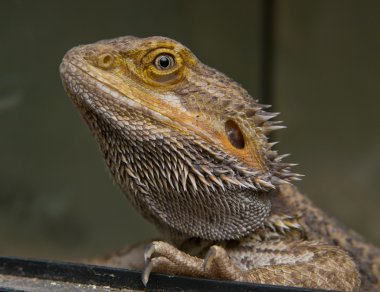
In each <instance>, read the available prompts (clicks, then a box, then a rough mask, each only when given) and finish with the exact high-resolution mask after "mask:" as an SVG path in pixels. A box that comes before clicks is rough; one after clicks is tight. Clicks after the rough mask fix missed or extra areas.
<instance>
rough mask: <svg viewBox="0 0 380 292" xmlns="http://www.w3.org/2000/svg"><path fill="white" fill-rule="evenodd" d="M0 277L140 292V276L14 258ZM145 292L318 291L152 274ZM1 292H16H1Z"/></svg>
mask: <svg viewBox="0 0 380 292" xmlns="http://www.w3.org/2000/svg"><path fill="white" fill-rule="evenodd" d="M0 274H3V275H12V276H18V277H32V278H39V279H49V280H55V281H63V282H70V283H81V284H93V285H97V286H110V287H112V288H129V289H138V290H142V289H144V288H145V287H144V286H143V284H142V282H141V273H140V272H136V271H130V270H125V269H116V268H108V267H100V266H92V265H84V264H73V263H64V262H55V261H42V260H26V259H20V258H13V257H0ZM145 289H147V290H207V291H258V292H260V291H268V292H271V291H275V292H289V291H298V292H301V291H303V292H306V291H317V290H313V289H303V288H292V287H280V286H271V285H259V284H252V283H240V282H230V281H216V280H207V279H197V278H189V277H179V276H167V275H160V274H154V273H153V274H152V275H151V277H150V280H149V283H148V286H147V287H146V288H145ZM0 291H17V290H10V289H6V290H2V288H1V283H0Z"/></svg>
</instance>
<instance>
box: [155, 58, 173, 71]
mask: <svg viewBox="0 0 380 292" xmlns="http://www.w3.org/2000/svg"><path fill="white" fill-rule="evenodd" d="M154 64H155V66H156V68H157V69H159V70H167V69H170V68H173V66H174V65H175V61H174V57H173V56H171V55H169V54H162V55H159V56H157V57H156V59H155V60H154Z"/></svg>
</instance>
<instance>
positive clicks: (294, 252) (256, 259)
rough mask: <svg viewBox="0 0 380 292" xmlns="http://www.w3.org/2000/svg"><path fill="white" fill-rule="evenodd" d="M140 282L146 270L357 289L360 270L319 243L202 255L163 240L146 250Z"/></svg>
mask: <svg viewBox="0 0 380 292" xmlns="http://www.w3.org/2000/svg"><path fill="white" fill-rule="evenodd" d="M145 260H146V267H145V270H144V273H143V282H144V284H146V283H147V281H148V279H149V274H150V272H151V271H155V272H161V273H168V274H176V275H184V276H192V277H204V278H213V279H224V280H234V281H244V282H254V283H262V284H273V285H284V286H298V287H307V288H320V289H327V290H343V291H356V290H357V289H358V287H359V285H360V279H359V274H358V272H357V270H356V267H355V264H354V262H353V261H352V259H351V258H350V257H349V256H348V255H347V254H346V252H344V251H343V250H341V249H339V248H337V247H334V246H329V245H325V244H322V243H318V242H309V241H289V242H286V241H285V242H284V241H273V242H270V241H269V242H262V243H257V244H255V245H254V246H240V247H234V248H232V249H225V248H223V247H221V246H218V245H213V246H211V247H210V249H209V251H208V252H207V254H206V256H205V258H204V259H201V258H198V257H195V256H190V255H189V254H187V253H185V252H183V251H180V250H178V249H177V248H176V247H174V246H172V245H170V244H168V243H166V242H162V241H155V242H153V243H152V244H151V245H150V246H149V248H148V249H147V251H146V252H145Z"/></svg>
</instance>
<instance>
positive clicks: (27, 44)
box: [0, 0, 380, 259]
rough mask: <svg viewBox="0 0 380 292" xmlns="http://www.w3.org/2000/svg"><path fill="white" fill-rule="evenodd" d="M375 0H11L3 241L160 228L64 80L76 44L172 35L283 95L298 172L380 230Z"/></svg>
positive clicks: (43, 243)
mask: <svg viewBox="0 0 380 292" xmlns="http://www.w3.org/2000/svg"><path fill="white" fill-rule="evenodd" d="M379 18H380V2H379V1H344V0H341V1H334V0H332V1H330V0H324V1H302V0H293V1H286V0H282V1H275V0H261V1H259V0H257V1H248V0H247V1H237V0H234V1H221V0H219V1H202V0H198V1H178V0H177V1H142V0H135V1H8V2H6V3H5V2H2V3H1V10H0V44H1V45H0V255H17V256H25V257H37V258H54V259H78V258H84V257H91V256H95V255H100V254H103V253H105V252H108V251H112V250H114V249H116V248H119V247H121V246H123V245H124V244H126V243H132V242H136V241H139V240H142V239H147V238H150V237H152V236H154V235H156V234H157V233H156V231H155V229H154V228H153V226H151V225H150V224H148V223H146V222H145V221H144V220H143V219H141V218H140V216H139V215H138V214H136V212H135V211H134V210H133V209H132V208H131V207H130V206H129V204H128V203H127V201H126V200H125V199H124V197H123V195H122V194H121V192H120V191H119V190H118V189H117V188H116V187H115V186H114V185H113V183H112V181H111V179H110V177H109V175H108V174H107V171H106V169H105V166H104V163H103V161H102V159H101V155H100V152H99V151H98V149H97V145H96V143H95V141H94V139H93V138H92V136H91V134H90V132H89V131H88V130H87V128H86V126H85V124H84V123H83V122H82V120H81V118H80V116H79V114H78V113H77V111H76V109H75V108H74V106H73V105H72V104H71V102H70V100H69V99H68V98H67V97H66V94H65V93H64V91H63V88H62V86H61V81H60V77H59V74H58V66H59V63H60V61H61V59H62V57H63V55H64V53H65V52H66V51H67V50H68V49H70V48H71V47H73V46H76V45H78V44H85V43H90V42H94V41H97V40H100V39H104V38H112V37H117V36H122V35H136V36H140V37H144V36H151V35H163V36H168V37H171V38H174V39H176V40H178V41H181V42H182V43H184V44H185V45H187V46H188V47H189V48H190V49H191V50H192V51H193V52H194V53H195V54H196V55H197V56H198V57H199V58H200V59H201V60H202V61H203V62H204V63H206V64H208V65H211V66H213V67H216V68H217V69H219V70H221V71H222V72H225V73H226V74H227V75H229V76H230V77H232V78H234V79H235V80H237V81H238V82H240V83H241V84H243V86H244V87H245V88H247V89H248V91H249V92H250V93H251V94H252V95H253V96H255V97H257V98H259V99H260V100H262V101H264V102H267V103H273V104H274V110H275V111H281V112H282V115H281V116H280V119H282V120H284V121H285V123H286V125H287V126H288V129H287V130H283V131H282V132H281V133H279V134H278V135H277V136H276V137H275V139H276V140H277V139H279V140H280V141H281V143H280V144H279V147H278V148H279V149H280V151H281V152H282V153H287V152H291V153H292V156H291V157H290V158H289V159H288V160H289V161H291V162H298V163H299V164H300V166H299V167H297V168H296V171H297V172H300V173H303V174H306V177H305V178H304V180H303V181H302V182H300V183H298V186H299V187H300V189H301V190H302V191H303V192H304V193H306V194H307V195H309V196H310V197H311V198H312V199H313V200H314V201H315V202H316V203H317V204H318V205H319V206H320V207H322V208H323V209H325V210H326V211H327V212H328V213H330V214H332V215H334V216H335V217H337V218H338V219H339V220H341V221H343V222H344V223H346V224H347V225H349V226H351V227H353V228H355V229H356V230H358V231H359V232H360V233H362V234H363V235H365V236H366V237H367V238H368V239H369V240H370V241H372V242H374V243H377V244H380V228H379V223H380V212H379V209H380V194H379V189H380V182H379V181H380V135H379V128H380V127H379V124H380V123H379V110H380V98H379V92H380V80H379V79H380V58H379V55H380V53H379V52H380V36H379V28H380V20H379Z"/></svg>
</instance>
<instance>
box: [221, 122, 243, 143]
mask: <svg viewBox="0 0 380 292" xmlns="http://www.w3.org/2000/svg"><path fill="white" fill-rule="evenodd" d="M225 131H226V134H227V137H228V140H229V141H230V143H231V144H232V145H233V146H234V147H235V148H238V149H243V148H244V145H245V141H244V136H243V133H242V132H241V130H240V127H239V125H238V124H237V123H235V122H234V121H232V120H228V121H227V122H226V125H225Z"/></svg>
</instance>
